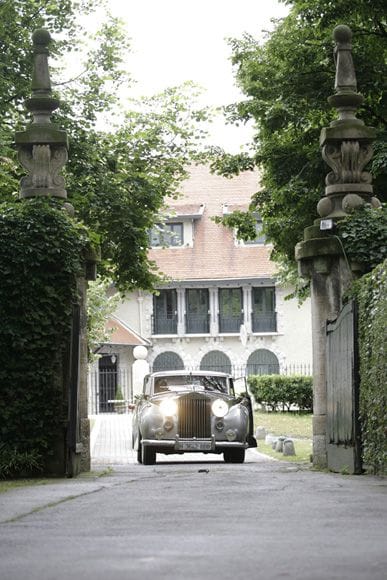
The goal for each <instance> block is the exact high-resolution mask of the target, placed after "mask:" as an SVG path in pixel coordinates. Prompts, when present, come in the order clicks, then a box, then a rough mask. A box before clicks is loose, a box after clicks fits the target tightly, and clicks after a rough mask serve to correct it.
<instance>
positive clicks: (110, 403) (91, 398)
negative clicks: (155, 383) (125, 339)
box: [87, 363, 312, 415]
mask: <svg viewBox="0 0 387 580" xmlns="http://www.w3.org/2000/svg"><path fill="white" fill-rule="evenodd" d="M169 370H174V369H169ZM185 370H186V371H188V372H195V371H197V370H199V367H197V366H186V367H185ZM200 370H207V371H209V372H211V371H218V372H225V373H228V374H231V375H232V376H233V377H235V378H240V377H245V376H250V375H264V374H281V375H304V376H310V375H312V366H311V364H309V363H290V364H287V365H282V366H280V365H275V364H273V365H268V364H262V365H259V364H251V365H242V364H241V365H231V364H225V365H221V364H218V365H213V366H206V368H205V369H200ZM151 372H152V369H151ZM131 374H132V373H131V369H130V368H128V369H118V370H111V369H106V370H105V369H100V370H91V371H89V373H88V381H87V382H88V411H89V415H95V414H99V413H120V412H128V404H129V403H132V402H133V387H132V380H131ZM119 391H120V392H121V393H122V396H123V400H122V401H120V400H118V399H117V393H118V392H119Z"/></svg>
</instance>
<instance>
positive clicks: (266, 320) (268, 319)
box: [251, 312, 277, 332]
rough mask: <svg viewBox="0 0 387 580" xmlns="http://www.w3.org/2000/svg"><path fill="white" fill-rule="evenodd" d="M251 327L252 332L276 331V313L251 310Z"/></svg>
mask: <svg viewBox="0 0 387 580" xmlns="http://www.w3.org/2000/svg"><path fill="white" fill-rule="evenodd" d="M251 329H252V331H253V332H277V313H276V312H269V313H268V314H261V313H255V312H253V313H252V315H251Z"/></svg>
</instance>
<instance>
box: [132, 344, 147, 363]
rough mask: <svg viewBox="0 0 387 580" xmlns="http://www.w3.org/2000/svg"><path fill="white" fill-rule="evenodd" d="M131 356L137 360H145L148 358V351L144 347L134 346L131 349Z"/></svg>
mask: <svg viewBox="0 0 387 580" xmlns="http://www.w3.org/2000/svg"><path fill="white" fill-rule="evenodd" d="M133 356H134V358H135V359H137V360H145V359H146V357H147V356H148V349H147V348H146V347H145V346H141V345H139V346H135V347H134V349H133Z"/></svg>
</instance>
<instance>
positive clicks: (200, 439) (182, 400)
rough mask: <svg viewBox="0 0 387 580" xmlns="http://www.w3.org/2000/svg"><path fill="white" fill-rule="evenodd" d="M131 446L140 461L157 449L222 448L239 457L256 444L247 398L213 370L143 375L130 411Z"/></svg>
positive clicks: (152, 458)
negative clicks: (131, 423)
mask: <svg viewBox="0 0 387 580" xmlns="http://www.w3.org/2000/svg"><path fill="white" fill-rule="evenodd" d="M132 437H133V441H132V443H133V449H135V450H136V451H137V460H138V461H139V463H143V464H144V465H153V464H154V463H155V462H156V453H167V454H168V453H195V452H196V453H198V452H199V453H217V454H220V453H223V457H224V461H225V462H226V463H243V461H244V459H245V450H246V449H247V448H248V447H256V446H257V443H256V440H255V438H254V437H253V414H252V406H251V399H250V397H249V395H248V393H247V391H246V390H245V391H244V392H242V393H240V394H236V393H235V391H234V383H233V379H232V378H231V376H230V375H228V374H225V373H219V372H211V371H194V372H189V371H164V372H158V373H152V374H150V375H148V376H146V377H145V379H144V388H143V393H142V395H141V396H140V397H139V399H138V401H137V404H136V406H135V410H134V415H133V435H132Z"/></svg>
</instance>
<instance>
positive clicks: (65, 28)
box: [0, 0, 207, 292]
mask: <svg viewBox="0 0 387 580" xmlns="http://www.w3.org/2000/svg"><path fill="white" fill-rule="evenodd" d="M98 7H99V8H101V9H102V8H104V7H105V8H106V2H105V0H93V1H91V0H56V1H55V2H51V1H49V0H4V1H3V2H0V47H1V50H2V55H3V58H2V65H1V75H0V90H1V94H2V96H3V99H2V102H1V103H0V115H1V118H0V123H1V125H0V137H1V139H0V200H1V201H4V202H7V203H14V202H15V200H16V199H17V195H18V181H19V179H20V177H21V176H22V168H21V167H20V166H19V164H18V162H17V160H16V155H15V150H14V148H13V146H12V142H13V137H14V132H15V129H20V128H22V127H23V126H25V124H26V123H27V122H28V121H29V120H28V118H27V116H26V113H25V111H24V108H23V102H24V100H25V99H26V98H28V97H29V96H30V92H31V88H30V87H31V73H32V43H31V34H32V32H33V30H35V29H36V28H40V27H45V28H47V29H49V31H50V33H51V35H52V37H53V39H54V41H53V42H52V43H51V46H50V54H51V55H52V56H53V57H54V58H51V59H50V71H51V79H52V84H53V88H54V90H55V91H56V92H57V94H58V96H59V98H60V100H61V108H60V110H59V111H57V112H56V113H55V114H54V115H53V122H55V123H56V124H57V125H58V126H59V127H60V128H61V129H65V130H66V131H67V133H68V136H69V141H70V151H69V162H68V164H67V166H66V171H65V173H66V175H65V177H66V189H67V192H68V197H69V200H70V202H71V203H72V204H73V206H74V207H75V210H76V215H77V217H78V218H79V219H80V220H82V221H83V222H84V223H85V225H86V226H88V227H89V229H90V230H91V234H92V235H94V238H95V240H96V241H97V242H98V243H99V244H100V247H101V252H102V262H101V265H100V268H99V270H100V272H101V273H104V274H106V275H108V276H109V277H111V278H112V279H113V281H114V282H115V284H116V286H117V288H119V290H121V291H122V292H124V291H126V290H130V289H132V288H135V287H139V288H144V289H151V288H152V287H153V285H154V283H155V281H156V280H157V279H158V278H157V276H158V274H157V271H156V269H155V265H154V264H152V263H150V262H149V261H148V258H147V249H148V230H149V229H150V228H151V227H152V225H153V223H154V221H155V220H156V219H157V214H158V213H159V212H160V210H161V209H162V207H163V204H164V202H165V200H166V198H168V196H175V195H176V193H177V189H178V185H179V183H180V181H181V180H182V179H183V178H184V177H185V175H186V167H187V166H188V164H190V163H192V161H194V160H195V159H198V158H200V149H201V145H200V144H201V138H202V137H203V136H204V132H203V131H202V129H201V121H203V120H205V119H206V118H207V113H206V112H205V111H203V110H199V109H196V108H195V97H196V95H197V89H196V88H195V87H194V86H193V85H192V84H190V83H187V84H186V85H184V86H182V87H177V88H176V87H175V88H171V89H168V90H166V91H165V92H164V93H162V94H160V95H155V96H154V97H151V98H147V99H142V100H141V102H135V101H131V102H128V103H123V102H122V100H120V99H119V98H118V96H117V95H118V94H119V89H120V87H125V88H126V92H128V90H130V86H131V79H130V75H129V73H128V71H126V70H125V68H124V66H123V59H124V53H125V51H128V50H130V44H129V41H128V39H127V38H126V37H125V34H124V33H123V29H122V26H121V25H120V21H118V20H117V19H114V18H112V17H111V16H109V14H108V13H107V12H106V15H105V19H104V22H103V24H102V26H101V27H100V29H99V30H97V31H96V32H94V33H93V35H92V37H91V38H90V39H89V43H88V38H87V34H86V31H85V30H84V29H83V28H82V26H81V24H80V16H81V15H82V16H87V15H88V14H90V13H91V12H92V11H93V10H95V9H96V8H98ZM69 54H72V55H73V59H74V55H76V56H78V60H80V59H82V60H83V66H82V70H81V72H80V73H79V74H78V73H77V74H75V75H73V76H74V78H72V75H71V73H69V72H68V69H66V68H65V67H64V65H61V63H62V60H61V58H62V57H64V56H66V55H69ZM101 127H103V128H102V129H101Z"/></svg>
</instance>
